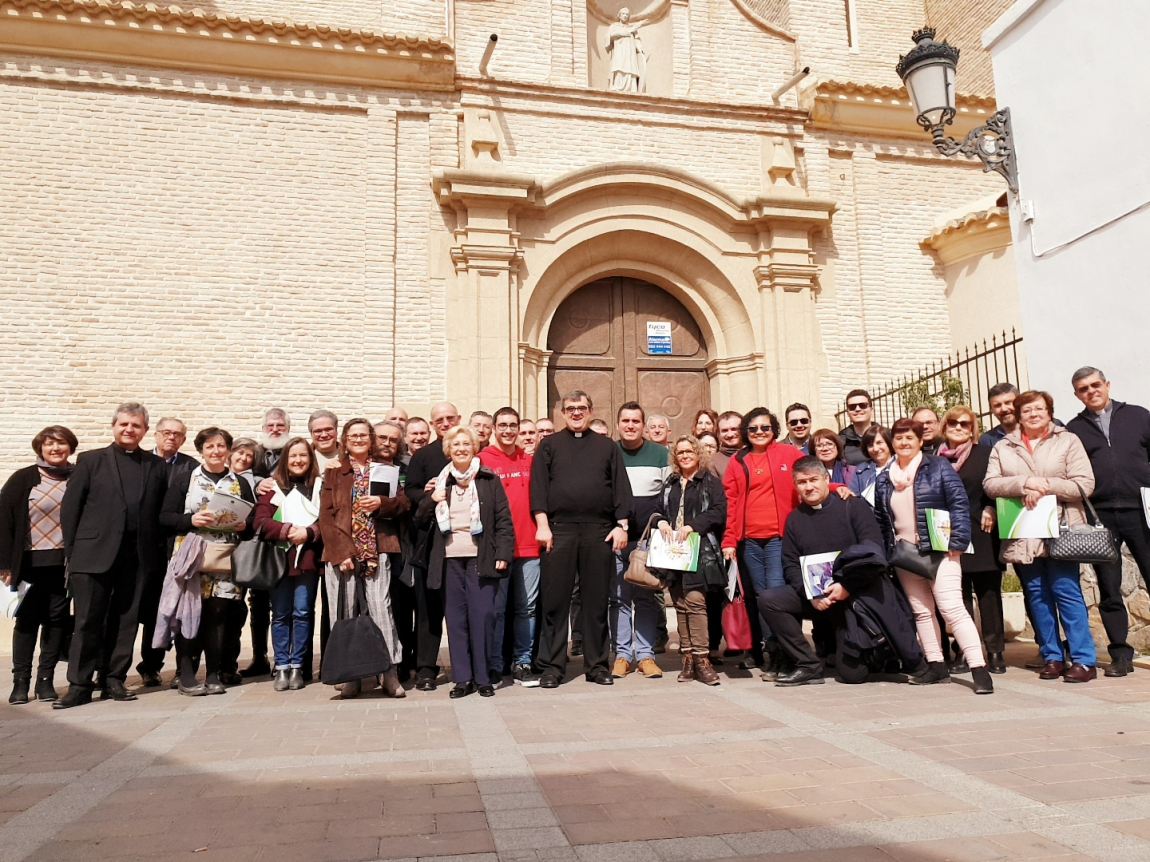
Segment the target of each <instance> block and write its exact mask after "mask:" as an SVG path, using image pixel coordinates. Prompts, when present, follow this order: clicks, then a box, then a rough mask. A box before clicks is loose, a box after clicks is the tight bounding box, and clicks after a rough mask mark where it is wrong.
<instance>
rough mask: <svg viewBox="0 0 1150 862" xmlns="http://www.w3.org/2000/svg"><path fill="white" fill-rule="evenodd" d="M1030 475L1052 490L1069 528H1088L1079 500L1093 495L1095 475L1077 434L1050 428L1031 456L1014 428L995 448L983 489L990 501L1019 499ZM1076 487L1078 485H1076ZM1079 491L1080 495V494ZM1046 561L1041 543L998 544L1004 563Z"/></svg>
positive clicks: (1036, 541)
mask: <svg viewBox="0 0 1150 862" xmlns="http://www.w3.org/2000/svg"><path fill="white" fill-rule="evenodd" d="M1032 476H1043V477H1045V478H1047V479H1049V480H1050V490H1051V493H1053V494H1054V496H1055V497H1057V498H1058V502H1059V504H1060V505H1059V507H1058V509H1059V520H1061V521H1064V522H1065V523H1066V524H1067V525H1068V526H1071V527H1073V526H1075V525H1078V524H1084V523H1086V511H1085V509H1084V507H1083V505H1082V495H1083V494H1085V495H1086V496H1087V497H1089V496H1090V495H1091V494H1092V493H1093V492H1094V470H1093V469H1091V467H1090V458H1089V457H1088V456H1087V455H1086V450H1085V449H1084V448H1083V446H1082V441H1081V440H1079V439H1078V435H1076V434H1072V433H1071V432H1069V431H1067V430H1066V429H1065V428H1062V427H1060V426H1058V425H1054V426H1052V427H1051V429H1050V436H1049V437H1044V438H1043V439H1042V440H1039V441H1038V442H1037V443H1035V444H1034V454H1033V455H1032V454H1031V453H1030V450H1029V449H1028V448H1027V447H1026V444H1025V443H1024V442H1023V441H1022V432H1021V430H1018V429H1016V430H1015V431H1013V432H1012V433H1010V434H1007V435H1006V437H1004V438H1003V439H1001V440H999V441H998V443H996V444H995V446H994V450H993V451H992V452H991V453H990V464H989V465H988V466H987V468H986V478H985V479H983V481H982V487H983V489H984V490H985V491H986V493H987V494H989V495H990V496H992V497H1021V496H1023V485H1025V484H1026V480H1027V479H1029V478H1031V477H1032ZM1075 483H1077V484H1075ZM1079 487H1081V489H1082V490H1081V491H1079ZM1045 556H1046V542H1045V540H1043V539H1011V540H1009V541H1005V542H1003V543H1002V561H1003V562H1004V563H1022V564H1024V565H1025V564H1026V563H1032V562H1034V559H1035V557H1045Z"/></svg>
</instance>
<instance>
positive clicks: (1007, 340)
mask: <svg viewBox="0 0 1150 862" xmlns="http://www.w3.org/2000/svg"><path fill="white" fill-rule="evenodd" d="M1020 344H1022V336H1021V335H1019V334H1018V333H1017V332H1016V331H1015V330H1014V329H1011V330H1010V332H1009V334H1008V333H1007V332H1006V330H1003V331H1002V333H1001V337H1000V336H998V335H995V336H992V337H991V338H990V339H989V340H987V339H985V338H984V339H983V340H982V344H981V346H980V345H978V344H975V345H974V346H973V347H967V348H965V349H964V350H960V351H958V352H957V353H955V354H954V355H953V356H947V357H946V358H945V359H940V360H937V361H936V362H932V363H930V364H929V365H926V366H924V367H922V368H920V369H918V370H917V371H913V372H911V373H909V374H904V375H902V376H900V377H898V378H895V379H893V380H890V381H888V382H887V383H885V384H884V385H882V386H879V387H877V388H872V389H871V390H870V393H871V403H872V404H873V406H874V421H875V422H878V423H879V424H880V425H885V426H886V427H887V428H889V427H890V426H891V424H892V423H893V422H894V421H895V420H896V419H899V418H901V417H903V416H909V415H910V414H911V413H912V412H913V411H914V410H916V409H917V408H919V407H922V406H923V405H926V406H929V407H933V408H934V409H935V410H936V411H938V413H939V415H940V416H941V415H942V413H943V412H944V411H945V410H946V409H947V408H949V407H953V406H954V405H955V404H969V405H970V406H971V407H972V408H973V409H974V411H975V412H976V413H978V419H979V424H981V425H982V429H983V430H984V431H985V430H987V429H989V428H992V427H993V426H994V424H995V420H994V417H993V416H992V415H991V413H990V405H989V404H988V403H987V402H988V400H989V399H988V397H987V394H986V393H987V392H988V391H989V390H990V387H992V386H994V385H995V384H996V383H1005V382H1010V383H1013V384H1014V385H1015V386H1017V387H1018V389H1019V391H1020V392H1021V391H1024V390H1025V389H1026V388H1027V385H1028V384H1027V379H1028V378H1027V373H1026V365H1025V363H1024V362H1020V361H1019V356H1018V353H1019V345H1020ZM835 419H836V420H837V421H838V423H839V427H840V428H843V427H845V426H846V425H847V424H848V423H849V421H850V420H849V419H848V418H847V412H846V406H845V404H844V405H843V406H842V409H840V410H839V411H838V412H837V413H835Z"/></svg>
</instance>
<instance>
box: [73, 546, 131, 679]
mask: <svg viewBox="0 0 1150 862" xmlns="http://www.w3.org/2000/svg"><path fill="white" fill-rule="evenodd" d="M144 579H145V576H144V573H143V572H142V571H140V561H139V555H138V553H137V550H136V537H135V536H133V535H127V536H125V537H124V541H123V543H122V544H121V545H120V550H119V553H118V554H117V555H116V560H115V562H114V563H113V564H112V568H111V569H110V570H108V571H106V572H99V573H88V572H72V573H71V574H70V575H69V580H68V588H69V589H70V590H71V592H72V599H73V602H74V604H75V616H76V627H75V633H74V634H73V636H72V649H71V651H70V654H69V656H68V684H69V685H74V686H77V687H78V688H87V689H91V688H92V687H93V682H92V677H93V675H94V674H95V673H96V671H97V670H101V668H100V663H101V661H102V660H103V658H104V657H105V656H106V657H107V667H106V668H105V669H104V670H106V673H107V677H108V679H115V680H119V681H120V682H123V681H124V680H125V679H127V676H128V669H129V668H130V667H131V665H132V647H133V646H134V645H135V643H136V632H137V629H138V628H139V619H140V595H141V592H142V590H143V587H144Z"/></svg>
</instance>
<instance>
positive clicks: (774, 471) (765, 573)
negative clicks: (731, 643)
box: [723, 407, 803, 680]
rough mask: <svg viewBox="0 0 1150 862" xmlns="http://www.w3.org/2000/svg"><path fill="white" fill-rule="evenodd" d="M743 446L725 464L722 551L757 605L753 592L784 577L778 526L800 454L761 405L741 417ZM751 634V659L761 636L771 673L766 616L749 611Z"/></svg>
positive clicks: (789, 504)
mask: <svg viewBox="0 0 1150 862" xmlns="http://www.w3.org/2000/svg"><path fill="white" fill-rule="evenodd" d="M742 434H743V446H744V448H743V449H741V450H739V452H737V453H736V454H735V455H734V456H733V457H732V458H731V461H730V463H729V464H728V465H727V472H726V473H725V474H724V476H723V490H724V491H726V493H727V529H726V532H725V533H724V534H723V556H724V557H725V558H726V559H728V560H733V559H735V558H736V556H737V557H738V559H739V567H740V569H741V571H742V574H743V578H742V580H743V590H744V596H745V598H746V601H747V605H748V607H751V608H755V607H757V603H756V598H755V597H756V596H757V595H758V594H759V593H762V592H765V591H766V590H768V589H770V588H772V587H780V586H783V584H785V583H786V581H785V579H784V578H783V540H782V536H783V528H784V527H785V526H786V523H787V516H788V515H789V514H790V513H791V512H792V510H794V508H795V506H796V505H798V496H797V494H796V492H795V484H794V481H793V480H792V478H791V468H792V467H793V466H794V463H795V462H796V461H798V460H799V459H800V458H802V457H803V453H802V452H801V451H799V450H798V449H796V448H795V447H794V446H789V445H787V444H786V443H779V442H778V436H779V420H778V419H777V418H776V417H775V415H774V414H773V413H771V411H769V410H768V409H767V408H766V407H756V408H754V409H753V410H751V411H750V412H749V413H747V414H746V415H745V416H744V417H743V425H742ZM750 617H751V632H752V636H753V637H754V649H753V650H752V659H753V661H754V663H755V665H762V664H763V658H764V651H763V647H764V644H763V640H764V639H765V640H766V644H765V646H766V655H767V663H766V665H765V667H764V669H763V679H764V680H770V679H774V678H775V677H776V676H777V675H778V673H779V670H780V667H779V666H780V664H781V662H782V660H783V658H782V657H783V653H782V651H781V650H780V649H779V646H778V644H777V642H775V640H774V639H773V638H772V637H771V632H770V629H768V628H767V625H766V622H765V621H764V620H763V619H762V618H761V617H760V616H759V615H758V614H757V613H752V614H750Z"/></svg>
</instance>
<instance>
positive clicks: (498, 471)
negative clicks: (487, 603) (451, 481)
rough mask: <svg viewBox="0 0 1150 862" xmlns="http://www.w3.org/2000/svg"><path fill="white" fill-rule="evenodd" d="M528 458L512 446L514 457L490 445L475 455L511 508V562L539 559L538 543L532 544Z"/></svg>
mask: <svg viewBox="0 0 1150 862" xmlns="http://www.w3.org/2000/svg"><path fill="white" fill-rule="evenodd" d="M532 460H533V459H532V457H531V456H530V455H528V454H527V453H526V452H524V451H523V450H522V449H520V448H518V447H516V449H515V454H514V455H504V454H503V450H502V449H500V448H499V447H498V446H496V445H495V444H494V443H493V444H491V445H490V446H488V447H487V448H486V449H484V450H483V451H482V452H480V453H479V463H480V464H482V465H483V466H484V467H486V468H487V469H488V470H490V471H491V472H492V473H494V474H495V475H496V476H498V477H499V481H500V483H502V485H503V491H504V493H505V494H507V502H508V504H509V505H510V506H511V522H512V524H514V525H515V559H517V560H518V559H530V560H533V559H535V558H537V557H538V556H539V543H538V542H536V541H535V519H534V518H533V517H531V462H532Z"/></svg>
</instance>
